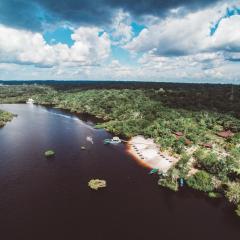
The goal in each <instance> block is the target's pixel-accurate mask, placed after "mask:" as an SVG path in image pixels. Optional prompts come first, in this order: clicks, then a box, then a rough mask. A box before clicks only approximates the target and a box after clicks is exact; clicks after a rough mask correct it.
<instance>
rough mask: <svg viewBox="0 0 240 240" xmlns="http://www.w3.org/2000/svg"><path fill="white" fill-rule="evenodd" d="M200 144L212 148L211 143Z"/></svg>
mask: <svg viewBox="0 0 240 240" xmlns="http://www.w3.org/2000/svg"><path fill="white" fill-rule="evenodd" d="M201 146H203V147H205V148H212V147H213V146H212V144H211V143H202V144H201Z"/></svg>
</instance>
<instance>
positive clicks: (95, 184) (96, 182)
mask: <svg viewBox="0 0 240 240" xmlns="http://www.w3.org/2000/svg"><path fill="white" fill-rule="evenodd" d="M88 186H89V187H90V188H91V189H93V190H98V189H99V188H105V187H106V186H107V182H106V181H105V180H100V179H91V180H90V181H89V182H88Z"/></svg>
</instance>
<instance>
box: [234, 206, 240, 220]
mask: <svg viewBox="0 0 240 240" xmlns="http://www.w3.org/2000/svg"><path fill="white" fill-rule="evenodd" d="M235 213H236V214H237V215H238V216H239V217H240V204H238V205H237V209H236V210H235Z"/></svg>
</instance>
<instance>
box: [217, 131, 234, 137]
mask: <svg viewBox="0 0 240 240" xmlns="http://www.w3.org/2000/svg"><path fill="white" fill-rule="evenodd" d="M217 135H218V136H219V137H222V138H229V137H232V136H233V135H234V133H232V132H231V131H230V130H228V131H221V132H218V133H217Z"/></svg>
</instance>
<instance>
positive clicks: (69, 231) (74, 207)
mask: <svg viewBox="0 0 240 240" xmlns="http://www.w3.org/2000/svg"><path fill="white" fill-rule="evenodd" d="M0 108H1V109H5V110H8V111H11V112H13V113H16V114H18V117H17V118H15V119H14V120H13V121H12V122H11V123H8V124H7V125H6V126H5V127H4V128H2V129H0V239H2V240H9V239H11V240H18V239H24V240H35V239H43V240H55V239H64V240H75V239H82V240H88V239H96V240H98V239H102V240H108V239H111V240H118V239H119V240H120V239H121V240H123V239H127V240H128V239H129V240H130V239H131V240H132V239H165V240H166V239H224V240H225V239H239V235H240V220H239V219H238V218H237V217H235V216H234V214H233V209H232V207H230V206H229V205H228V204H227V203H226V201H223V200H210V199H207V198H205V197H204V196H203V195H202V194H196V193H193V192H190V191H188V190H186V189H185V190H182V192H180V193H177V194H176V193H173V192H170V191H167V190H164V189H162V188H160V187H158V186H157V178H155V177H154V176H149V175H148V174H147V173H148V170H147V169H144V168H142V167H141V166H139V165H138V164H137V163H136V162H135V161H133V160H132V159H131V157H130V156H128V155H127V154H126V153H125V148H124V145H118V146H105V145H103V144H102V140H103V139H104V138H106V137H109V136H110V134H108V133H107V132H105V131H103V130H96V129H93V128H92V127H90V126H89V125H87V124H85V123H83V122H81V121H80V120H79V119H77V118H76V117H74V115H70V114H67V113H64V112H61V111H59V110H50V109H46V108H44V107H40V106H30V105H25V104H23V105H0ZM88 135H91V136H93V140H94V144H93V145H92V144H91V143H89V142H86V140H85V139H86V136H88ZM82 145H84V146H86V148H87V150H86V151H82V150H81V149H80V146H82ZM49 148H52V149H54V150H55V151H56V156H55V158H54V159H49V160H46V159H45V158H44V156H43V153H44V151H45V150H46V149H49ZM91 178H103V179H106V180H107V184H108V186H107V188H106V189H103V190H101V191H98V192H95V191H92V190H90V189H89V188H88V186H87V182H88V181H89V180H90V179H91Z"/></svg>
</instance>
